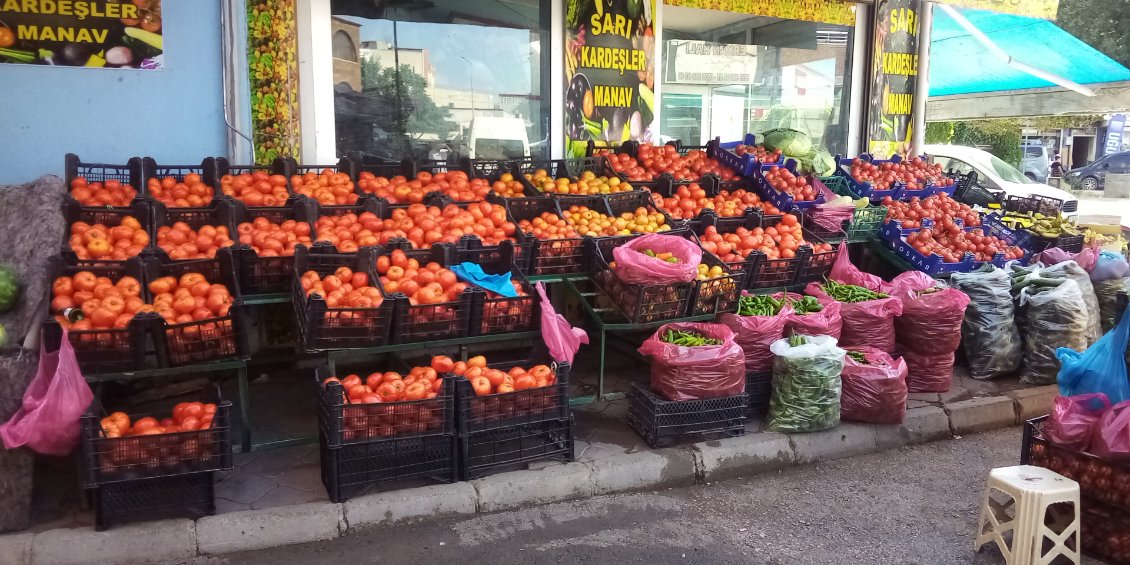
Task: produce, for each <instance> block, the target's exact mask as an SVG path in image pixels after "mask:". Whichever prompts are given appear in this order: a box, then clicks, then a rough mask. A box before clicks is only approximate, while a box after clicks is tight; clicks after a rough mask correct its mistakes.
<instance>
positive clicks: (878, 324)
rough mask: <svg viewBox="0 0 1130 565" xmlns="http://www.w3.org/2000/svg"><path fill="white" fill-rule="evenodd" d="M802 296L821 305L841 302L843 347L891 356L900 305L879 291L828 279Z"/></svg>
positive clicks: (814, 284)
mask: <svg viewBox="0 0 1130 565" xmlns="http://www.w3.org/2000/svg"><path fill="white" fill-rule="evenodd" d="M804 292H805V294H808V295H810V296H815V297H816V298H817V299H819V300H820V303H821V304H828V303H830V302H839V303H840V319H841V320H842V323H843V330H842V331H841V333H840V341H841V342H842V344H843V346H844V347H854V346H858V345H866V346H870V347H875V348H878V349H881V350H883V351H886V352H887V353H893V352H894V351H895V317H897V316H899V315H900V314H902V303H901V302H899V300H898V299H897V298H892V297H890V296H888V295H887V293H886V292H883V289H882V288H880V289H878V290H874V289H870V288H864V287H861V286H856V285H850V284H845V283H840V282H836V281H835V280H827V281H824V282H822V283H820V282H812V283H808V286H807V287H805V289H804Z"/></svg>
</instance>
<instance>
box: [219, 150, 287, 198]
mask: <svg viewBox="0 0 1130 565" xmlns="http://www.w3.org/2000/svg"><path fill="white" fill-rule="evenodd" d="M291 165H292V162H291V161H288V160H287V159H284V158H282V157H279V158H278V159H275V161H274V162H273V163H271V164H270V165H233V164H231V163H230V162H229V161H228V160H227V159H225V158H223V157H220V158H218V159H216V170H217V174H218V175H219V176H220V187H219V188H220V192H222V193H223V195H224V198H226V199H230V200H238V201H240V202H243V203H244V204H246V205H247V206H249V207H251V208H259V207H268V208H272V207H276V206H284V205H286V203H287V202H289V201H290V200H291V198H293V194H292V193H291V191H290V181H289V177H290V175H291V174H293V172H292V170H291V168H290V167H291Z"/></svg>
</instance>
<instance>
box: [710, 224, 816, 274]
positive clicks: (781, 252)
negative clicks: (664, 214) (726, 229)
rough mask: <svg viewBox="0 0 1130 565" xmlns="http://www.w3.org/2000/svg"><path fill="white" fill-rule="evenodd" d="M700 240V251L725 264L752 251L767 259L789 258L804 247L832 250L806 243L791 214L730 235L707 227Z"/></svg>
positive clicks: (802, 232) (740, 259)
mask: <svg viewBox="0 0 1130 565" xmlns="http://www.w3.org/2000/svg"><path fill="white" fill-rule="evenodd" d="M699 239H700V241H701V242H702V248H703V249H705V250H707V251H709V252H711V253H713V254H715V255H717V256H718V257H720V258H721V259H722V261H724V262H726V263H740V262H742V261H744V260H745V259H746V258H747V257H749V254H750V253H752V252H754V251H758V252H760V253H762V254H764V255H765V256H766V257H768V258H769V259H790V258H793V257H796V253H797V250H799V249H800V248H801V246H804V245H810V246H811V247H812V250H813V252H814V253H825V252H828V251H831V250H832V246H831V245H830V244H828V243H820V244H815V245H813V244H811V243H809V242H807V241H805V239H804V231H803V229H802V228H801V225H800V220H799V219H798V218H797V217H796V216H794V215H793V214H785V215H783V216H782V217H781V222H780V223H778V224H777V225H775V226H771V227H768V228H754V229H752V230H750V229H746V228H743V227H739V228H738V229H737V230H735V231H734V232H733V233H725V234H723V233H719V232H718V230H717V229H716V228H715V227H714V226H707V228H706V229H705V230H704V232H703V234H702V236H701V237H700V238H699Z"/></svg>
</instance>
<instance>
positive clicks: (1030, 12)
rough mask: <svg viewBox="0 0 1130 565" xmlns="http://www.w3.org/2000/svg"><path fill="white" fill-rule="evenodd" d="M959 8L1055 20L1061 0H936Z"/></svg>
mask: <svg viewBox="0 0 1130 565" xmlns="http://www.w3.org/2000/svg"><path fill="white" fill-rule="evenodd" d="M934 1H936V2H938V3H939V4H949V5H950V6H955V7H958V8H974V9H977V10H990V11H993V12H1000V13H1002V14H1016V15H1018V16H1026V17H1029V18H1043V19H1045V20H1054V19H1055V16H1056V13H1057V12H1059V0H934Z"/></svg>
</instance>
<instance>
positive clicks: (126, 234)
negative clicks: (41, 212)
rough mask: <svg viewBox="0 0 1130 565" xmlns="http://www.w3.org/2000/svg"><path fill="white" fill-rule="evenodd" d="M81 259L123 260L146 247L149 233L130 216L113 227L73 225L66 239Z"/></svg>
mask: <svg viewBox="0 0 1130 565" xmlns="http://www.w3.org/2000/svg"><path fill="white" fill-rule="evenodd" d="M67 242H68V243H69V244H70V247H71V250H72V251H74V252H75V255H76V256H77V257H78V258H79V259H82V260H91V259H101V260H104V261H125V260H126V259H129V258H130V257H136V256H138V255H140V254H141V251H142V250H143V249H145V247H146V246H148V245H149V232H147V231H146V230H145V229H144V228H142V227H141V222H139V221H137V218H134V217H133V216H123V217H122V219H121V221H120V222H119V224H118V225H117V226H114V227H108V226H105V225H103V224H93V225H91V224H88V223H86V222H81V221H80V222H74V223H72V224H71V235H70V238H69V239H68V240H67Z"/></svg>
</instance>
